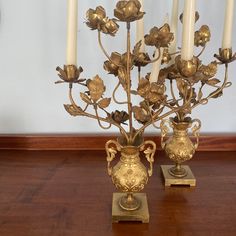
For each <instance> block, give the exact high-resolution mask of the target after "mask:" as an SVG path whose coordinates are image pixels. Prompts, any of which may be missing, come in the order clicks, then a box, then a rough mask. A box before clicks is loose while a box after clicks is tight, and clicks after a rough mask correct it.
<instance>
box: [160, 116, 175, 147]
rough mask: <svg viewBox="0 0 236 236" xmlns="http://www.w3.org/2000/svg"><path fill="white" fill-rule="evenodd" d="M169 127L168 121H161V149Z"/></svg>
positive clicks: (164, 143)
mask: <svg viewBox="0 0 236 236" xmlns="http://www.w3.org/2000/svg"><path fill="white" fill-rule="evenodd" d="M169 127H173V125H172V123H171V121H170V120H162V121H161V147H162V149H164V148H165V146H166V142H165V141H164V139H165V138H166V137H167V135H168V133H169Z"/></svg>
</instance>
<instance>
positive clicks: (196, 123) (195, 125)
mask: <svg viewBox="0 0 236 236" xmlns="http://www.w3.org/2000/svg"><path fill="white" fill-rule="evenodd" d="M201 126H202V125H201V121H200V120H199V119H194V120H192V133H193V136H194V137H195V138H196V143H195V144H194V148H195V150H196V149H197V148H198V145H199V133H200V128H201Z"/></svg>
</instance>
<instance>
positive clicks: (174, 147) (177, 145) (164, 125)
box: [161, 117, 201, 185]
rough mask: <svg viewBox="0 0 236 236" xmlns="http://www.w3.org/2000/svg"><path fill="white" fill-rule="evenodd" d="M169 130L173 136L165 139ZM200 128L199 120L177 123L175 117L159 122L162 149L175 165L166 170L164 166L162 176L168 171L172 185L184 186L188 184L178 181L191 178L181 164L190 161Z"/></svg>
mask: <svg viewBox="0 0 236 236" xmlns="http://www.w3.org/2000/svg"><path fill="white" fill-rule="evenodd" d="M169 128H171V129H172V130H173V134H172V136H170V137H169V138H167V136H168V133H169ZM200 128H201V122H200V120H198V119H191V118H190V117H187V118H185V119H184V120H183V121H179V120H178V119H177V118H176V117H175V118H170V119H169V120H163V121H162V122H161V145H162V148H163V149H164V151H165V153H166V155H167V156H168V157H169V159H171V160H172V161H173V162H174V163H175V166H171V167H170V166H168V168H167V166H165V168H164V169H165V170H163V168H162V170H163V174H164V176H165V174H166V173H164V172H165V171H168V174H169V175H171V176H172V180H173V183H174V184H183V185H184V184H185V183H188V181H187V182H186V181H185V180H184V181H180V180H179V179H181V178H182V179H184V178H185V177H187V176H188V178H190V179H191V178H192V177H193V175H192V173H191V170H190V168H189V167H188V166H182V163H184V162H185V161H188V160H190V159H192V157H193V155H194V153H195V151H196V149H197V147H198V144H199V131H200ZM189 129H191V131H192V135H193V137H194V138H195V141H193V140H192V139H190V134H189ZM166 168H167V169H166ZM175 178H177V181H175ZM190 183H191V182H190ZM187 185H188V184H187ZM190 185H191V184H190Z"/></svg>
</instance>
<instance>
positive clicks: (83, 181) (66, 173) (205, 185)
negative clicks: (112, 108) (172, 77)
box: [0, 151, 236, 236]
mask: <svg viewBox="0 0 236 236" xmlns="http://www.w3.org/2000/svg"><path fill="white" fill-rule="evenodd" d="M163 163H169V161H168V160H167V159H166V158H164V157H163V154H159V156H158V157H157V158H156V164H155V173H154V176H153V177H152V178H151V179H150V182H149V185H148V186H147V187H146V190H145V192H146V193H147V195H148V203H149V211H150V223H149V224H140V223H138V224H137V223H136V224H135V223H123V224H112V223H111V200H112V199H111V198H112V192H113V191H115V189H114V187H113V185H112V183H111V180H110V178H109V177H108V175H107V173H106V161H105V153H104V152H102V151H90V152H86V151H44V152H43V151H0V236H87V235H88V236H90V235H91V236H106V235H109V236H110V235H114V236H118V235H121V236H131V235H132V236H146V235H148V236H158V235H161V236H175V235H178V236H179V235H193V236H195V235H196V236H198V235H199V236H204V235H207V236H218V235H219V236H231V235H232V236H235V235H236V152H215V153H214V152H209V153H206V152H200V153H197V154H196V155H195V157H194V160H192V161H190V162H189V164H190V165H191V168H192V170H193V172H194V174H195V176H196V178H197V187H196V188H183V187H172V188H164V186H163V183H162V179H161V174H160V166H159V165H160V164H163Z"/></svg>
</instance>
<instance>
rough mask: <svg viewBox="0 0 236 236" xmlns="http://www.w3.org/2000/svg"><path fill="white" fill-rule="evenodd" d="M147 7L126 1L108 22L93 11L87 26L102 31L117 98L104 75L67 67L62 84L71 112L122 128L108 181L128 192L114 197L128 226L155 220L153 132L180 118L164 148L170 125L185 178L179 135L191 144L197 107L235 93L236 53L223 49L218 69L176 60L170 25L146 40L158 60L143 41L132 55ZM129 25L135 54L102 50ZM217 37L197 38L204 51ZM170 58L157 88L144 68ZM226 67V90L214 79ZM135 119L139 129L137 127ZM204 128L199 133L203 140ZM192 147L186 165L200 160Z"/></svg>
mask: <svg viewBox="0 0 236 236" xmlns="http://www.w3.org/2000/svg"><path fill="white" fill-rule="evenodd" d="M140 8H141V5H140V3H139V1H138V0H129V1H118V3H117V5H116V8H115V10H114V15H115V17H116V18H112V19H110V18H108V17H107V16H106V12H105V10H104V8H103V7H102V6H99V7H97V8H96V9H89V10H88V11H87V15H86V18H87V22H86V24H87V26H88V27H89V28H90V29H92V30H96V31H97V36H98V44H99V46H100V48H101V50H102V52H103V53H104V55H105V57H106V58H107V60H106V61H105V62H104V69H105V70H106V71H107V72H108V73H109V74H112V75H114V76H115V77H116V78H117V85H116V86H115V88H114V90H113V93H112V97H105V96H104V93H105V91H106V87H105V85H104V82H103V80H102V79H101V78H100V77H99V76H98V75H96V76H95V77H93V78H92V79H83V78H81V73H82V72H83V69H82V68H81V67H79V68H77V67H76V66H74V65H66V66H64V69H61V68H59V67H58V68H57V71H58V72H59V77H60V78H61V80H60V81H58V82H56V83H64V82H66V83H68V84H69V99H70V104H66V105H64V106H65V109H66V111H67V112H68V113H69V114H71V115H72V116H86V117H89V118H92V119H95V120H97V122H98V124H99V126H100V127H101V128H103V129H106V130H107V129H109V128H110V127H111V126H115V127H117V128H118V130H119V131H120V134H121V136H120V137H118V139H117V141H115V140H109V141H108V142H107V143H106V153H107V162H108V174H109V175H110V176H111V178H112V181H113V183H114V185H115V186H116V188H117V189H118V190H119V191H120V192H121V193H114V194H113V207H112V216H113V221H114V222H117V221H120V220H128V221H142V222H148V221H149V213H148V207H147V200H146V195H145V194H144V193H140V191H142V190H143V189H144V186H145V185H146V184H147V182H148V178H149V177H150V176H151V175H152V172H153V167H152V165H153V162H154V154H155V151H156V145H155V143H153V142H152V141H144V139H143V133H144V131H145V129H146V128H147V127H148V126H150V125H153V126H154V127H156V128H160V127H159V126H157V123H156V122H158V121H162V120H163V119H165V118H166V117H168V116H170V115H172V114H176V118H174V119H171V120H170V122H171V125H172V126H173V127H174V129H175V135H174V136H173V138H172V141H171V140H169V141H167V142H166V143H165V142H164V137H165V135H166V134H167V128H166V126H165V125H164V123H162V126H161V127H162V133H163V148H164V149H165V150H166V153H167V154H168V155H169V157H170V158H171V159H172V160H174V161H175V162H176V163H177V165H176V168H177V169H180V170H181V171H182V168H181V166H180V164H181V162H182V161H185V157H182V156H181V158H180V157H179V154H177V155H175V154H173V153H175V152H176V145H178V143H175V141H174V140H175V139H176V140H178V139H179V138H178V135H179V136H181V139H182V141H183V143H184V144H185V145H188V144H191V141H190V140H189V139H188V136H187V132H186V130H187V129H188V128H189V127H190V124H192V123H193V122H194V120H193V121H192V120H191V119H189V118H186V117H187V115H188V114H189V113H190V112H191V110H192V109H193V108H195V107H196V106H198V105H200V104H206V103H207V102H208V100H209V99H210V98H213V97H218V96H219V95H220V94H221V93H222V91H223V89H224V88H225V87H228V86H230V83H229V82H228V81H227V71H228V63H229V62H230V61H233V60H234V59H235V55H234V56H232V51H231V50H230V49H229V50H224V51H222V50H220V55H219V56H217V58H218V62H212V63H210V64H209V65H207V66H204V65H203V64H202V63H201V61H200V60H199V57H200V55H201V53H200V54H199V55H198V56H197V57H194V58H193V60H192V61H182V60H181V59H180V56H179V55H178V52H177V53H174V54H169V53H168V47H169V45H170V43H171V41H172V40H173V37H174V35H173V33H171V32H170V27H169V25H168V24H164V25H163V26H162V27H161V28H157V27H154V28H152V29H151V30H150V33H149V34H147V35H146V36H145V44H146V45H147V46H152V47H155V49H157V51H159V53H158V55H155V56H153V57H151V56H149V55H148V53H144V52H141V51H140V48H141V42H138V43H137V44H136V45H135V46H134V47H133V49H132V48H131V40H130V28H131V23H132V22H133V21H137V20H139V19H141V18H142V17H143V16H144V12H141V11H140ZM122 22H123V23H124V24H125V25H126V31H127V32H126V35H127V50H126V52H124V53H123V54H122V53H118V52H112V53H111V54H109V53H108V52H107V51H106V49H105V48H104V46H103V44H102V37H101V36H102V33H104V34H107V35H110V36H115V34H116V33H117V31H118V29H119V25H118V23H122ZM209 34H210V33H209V31H208V28H207V27H206V26H204V28H201V29H200V31H198V32H197V33H196V44H199V45H201V46H203V49H204V48H205V44H206V42H207V41H209V37H210V36H209ZM161 48H164V49H165V50H164V55H162V54H161ZM202 51H203V50H202ZM162 56H163V58H162V61H163V63H168V62H169V61H170V59H171V58H172V57H176V59H175V63H174V64H173V65H170V66H167V67H166V68H164V69H162V70H161V71H160V75H159V77H158V78H156V82H150V81H149V77H150V74H147V75H146V76H145V77H143V75H142V68H143V67H145V66H147V65H149V64H151V63H154V62H156V61H157V60H160V58H161V57H162ZM219 64H224V65H225V68H226V74H225V79H224V82H223V84H222V85H221V86H218V83H219V82H220V81H218V80H216V79H214V78H213V77H214V76H215V74H216V70H217V66H218V65H219ZM135 69H137V71H138V78H134V77H133V75H132V74H131V73H132V71H134V70H135ZM135 80H137V81H138V86H137V88H133V87H134V85H133V84H134V83H132V82H133V81H135ZM167 82H169V83H170V86H171V92H170V94H168V92H167V89H166V83H167ZM174 83H176V84H177V89H178V92H179V96H178V97H177V95H176V93H175V91H174ZM199 83H200V84H201V86H200V89H199V92H198V93H196V90H195V88H194V85H196V84H199ZM75 84H78V85H80V87H81V88H84V90H83V91H82V92H80V99H81V100H82V101H83V102H84V104H85V105H84V107H82V106H81V105H78V104H77V103H76V102H75V99H74V98H73V95H72V90H73V88H74V85H75ZM206 85H209V86H211V87H214V88H215V89H216V90H215V91H214V92H213V93H211V94H210V95H208V96H207V97H204V98H203V88H204V87H205V86H206ZM118 89H123V92H124V93H125V95H126V99H124V100H123V101H120V100H118V99H117V96H116V93H117V91H118ZM133 96H139V97H141V98H142V101H141V102H140V103H139V104H134V103H133ZM112 102H113V103H115V104H117V105H121V106H123V105H127V110H126V111H124V110H115V111H110V110H109V107H110V104H111V103H112ZM90 107H92V108H93V110H94V113H91V112H90V111H88V108H90ZM134 120H136V121H137V123H138V125H134ZM105 124H107V125H105ZM199 128H200V127H197V128H193V133H194V134H195V136H196V137H197V139H198V130H199ZM171 143H172V144H173V145H171ZM190 146H191V147H192V148H191V150H190V151H189V152H190V154H189V155H188V158H186V159H190V156H191V157H192V155H193V153H194V151H195V149H196V147H197V144H195V145H190ZM117 152H120V153H121V154H120V159H119V161H118V163H117V164H116V165H115V166H114V167H112V166H111V163H112V161H113V160H114V159H115V157H116V154H117ZM140 152H144V154H145V157H146V159H147V161H148V162H149V163H150V168H149V169H148V170H147V169H146V167H145V166H144V165H143V164H142V162H141V160H140ZM180 152H181V150H180ZM186 156H187V154H186ZM178 160H181V161H178ZM172 172H173V173H174V174H175V173H177V172H176V170H175V169H172Z"/></svg>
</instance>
